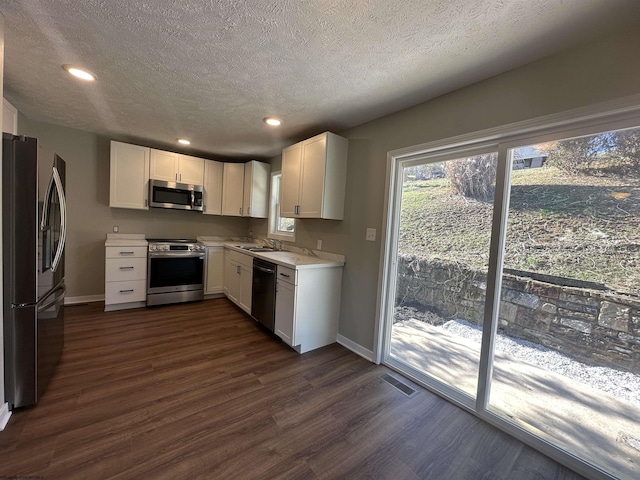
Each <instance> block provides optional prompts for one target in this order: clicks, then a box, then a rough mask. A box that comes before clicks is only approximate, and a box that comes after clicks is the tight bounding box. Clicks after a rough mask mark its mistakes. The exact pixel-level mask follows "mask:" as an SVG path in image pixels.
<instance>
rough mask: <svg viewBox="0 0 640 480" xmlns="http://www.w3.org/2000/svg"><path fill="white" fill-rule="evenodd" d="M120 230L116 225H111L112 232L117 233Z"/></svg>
mask: <svg viewBox="0 0 640 480" xmlns="http://www.w3.org/2000/svg"><path fill="white" fill-rule="evenodd" d="M119 231H120V227H118V225H114V226H113V233H118V232H119Z"/></svg>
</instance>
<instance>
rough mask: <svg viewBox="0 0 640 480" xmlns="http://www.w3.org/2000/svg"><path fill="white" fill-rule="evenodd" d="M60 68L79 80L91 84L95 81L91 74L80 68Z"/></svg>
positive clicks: (66, 66) (67, 66)
mask: <svg viewBox="0 0 640 480" xmlns="http://www.w3.org/2000/svg"><path fill="white" fill-rule="evenodd" d="M62 68H64V69H65V70H66V71H67V72H69V73H70V74H71V75H73V76H74V77H76V78H79V79H81V80H87V81H89V82H93V81H94V80H95V79H96V76H95V75H94V74H93V73H91V72H88V71H86V70H83V69H82V68H78V67H74V66H73V65H63V66H62Z"/></svg>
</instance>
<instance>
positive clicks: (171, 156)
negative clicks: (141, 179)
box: [149, 149, 204, 185]
mask: <svg viewBox="0 0 640 480" xmlns="http://www.w3.org/2000/svg"><path fill="white" fill-rule="evenodd" d="M149 176H150V178H152V179H155V180H164V181H165V182H179V183H188V184H192V185H202V184H203V183H204V160H203V159H202V158H196V157H190V156H188V155H182V154H179V153H174V152H165V151H163V150H156V149H151V165H150V173H149Z"/></svg>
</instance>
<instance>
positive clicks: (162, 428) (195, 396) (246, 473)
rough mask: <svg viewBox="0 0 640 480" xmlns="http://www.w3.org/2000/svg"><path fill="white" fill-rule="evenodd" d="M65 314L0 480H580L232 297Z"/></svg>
mask: <svg viewBox="0 0 640 480" xmlns="http://www.w3.org/2000/svg"><path fill="white" fill-rule="evenodd" d="M67 313H68V314H67V321H66V343H65V349H64V352H63V356H62V360H61V363H60V365H59V366H58V369H57V371H56V374H55V376H54V378H53V380H52V381H51V384H50V386H49V388H48V390H47V392H46V393H45V395H44V396H43V397H42V399H41V401H40V403H39V404H38V406H37V407H35V408H27V409H22V410H18V411H16V412H14V414H13V416H12V418H11V421H10V422H9V425H8V426H7V428H6V430H5V431H4V432H1V433H0V475H2V476H27V475H31V476H41V477H43V478H47V479H49V478H64V479H86V478H91V479H133V478H135V479H141V478H150V479H151V478H152V479H154V480H155V479H164V478H166V479H172V480H173V479H181V478H184V479H187V478H188V479H213V478H224V479H229V478H244V479H272V478H283V479H310V480H313V479H332V478H376V479H387V478H389V479H394V480H395V479H410V480H414V479H420V478H437V479H446V478H470V479H476V478H478V479H487V480H489V479H491V480H506V479H510V478H515V477H517V478H518V479H519V480H527V479H538V478H558V479H566V480H578V479H580V478H581V477H579V476H578V475H576V474H575V473H573V472H571V471H569V470H567V469H565V468H564V467H562V466H561V465H558V464H557V463H555V462H554V461H552V460H550V459H548V458H546V457H545V456H543V455H541V454H539V453H538V452H536V451H534V450H532V449H531V448H529V447H526V446H524V445H523V444H522V443H520V442H518V441H516V440H514V439H512V438H511V437H509V436H508V435H506V434H504V433H502V432H500V431H498V430H496V429H495V428H493V427H491V426H490V425H488V424H486V423H484V422H482V421H480V420H479V419H477V418H475V417H473V416H472V415H470V414H468V413H466V412H464V411H463V410H461V409H459V408H457V407H455V406H454V405H452V404H449V403H447V402H446V401H444V400H442V399H440V398H439V397H437V396H435V395H433V394H431V393H429V392H428V391H426V390H423V389H420V388H418V390H419V392H418V394H417V395H415V396H413V397H411V398H409V397H406V396H405V395H403V394H402V393H400V392H399V391H398V390H396V389H394V388H393V387H392V386H390V385H389V384H388V383H386V382H384V381H382V380H381V379H380V376H381V375H382V374H384V373H387V372H389V370H388V369H387V368H385V367H382V366H378V365H373V364H371V363H369V362H367V361H366V360H364V359H362V358H360V357H358V356H357V355H355V354H353V353H351V352H349V351H348V350H346V349H344V348H343V347H341V346H339V345H337V344H334V345H330V346H328V347H325V348H322V349H318V350H315V351H313V352H309V353H307V354H305V355H298V354H297V353H295V352H294V351H293V350H291V349H290V348H288V347H287V346H286V345H284V344H283V343H282V342H280V341H279V340H278V339H277V338H275V337H274V336H273V335H272V334H270V333H268V332H266V331H264V330H263V329H262V328H260V327H259V326H258V325H256V324H255V322H253V321H252V320H251V319H250V318H249V317H248V316H247V315H245V314H244V313H242V312H241V311H240V310H238V309H237V308H236V307H235V306H233V305H232V304H231V303H229V302H228V301H227V300H226V299H217V300H210V301H205V302H199V303H192V304H183V305H170V306H164V307H157V308H148V309H137V310H130V311H122V312H109V313H105V312H103V311H102V305H100V304H91V305H82V306H75V307H69V308H68V309H67Z"/></svg>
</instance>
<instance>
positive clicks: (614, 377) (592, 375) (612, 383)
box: [439, 320, 640, 405]
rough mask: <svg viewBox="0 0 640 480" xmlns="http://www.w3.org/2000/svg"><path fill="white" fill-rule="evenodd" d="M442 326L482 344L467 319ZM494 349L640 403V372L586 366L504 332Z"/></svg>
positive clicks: (617, 396)
mask: <svg viewBox="0 0 640 480" xmlns="http://www.w3.org/2000/svg"><path fill="white" fill-rule="evenodd" d="M439 328H442V329H444V330H446V331H448V332H450V333H453V334H455V335H458V336H460V337H462V338H466V339H468V340H471V341H473V342H476V343H480V342H481V339H482V332H481V331H480V329H479V328H478V327H476V326H475V325H472V324H471V323H469V322H467V321H465V320H450V321H448V322H446V323H445V324H444V325H442V326H440V327H439ZM495 348H496V351H498V352H500V353H503V354H506V355H510V356H511V357H513V358H516V359H518V360H522V361H523V362H526V363H528V364H530V365H535V366H537V367H540V368H543V369H545V370H549V371H551V372H554V373H558V374H560V375H564V376H565V377H567V378H570V379H572V380H576V381H578V382H580V383H582V384H584V385H588V386H590V387H592V388H595V389H597V390H600V391H602V392H607V393H609V394H611V395H614V396H615V397H616V398H618V399H620V400H626V401H629V402H631V403H633V404H635V405H639V404H640V375H634V374H633V373H629V372H623V371H621V370H616V369H613V368H606V367H593V366H589V365H585V364H584V363H581V362H578V361H576V360H572V359H571V358H569V357H567V356H565V355H562V354H560V353H558V352H556V351H555V350H550V349H548V348H546V347H543V346H542V345H538V344H536V343H532V342H528V341H526V340H519V339H517V338H511V337H506V336H504V335H498V336H497V337H496V343H495Z"/></svg>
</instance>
